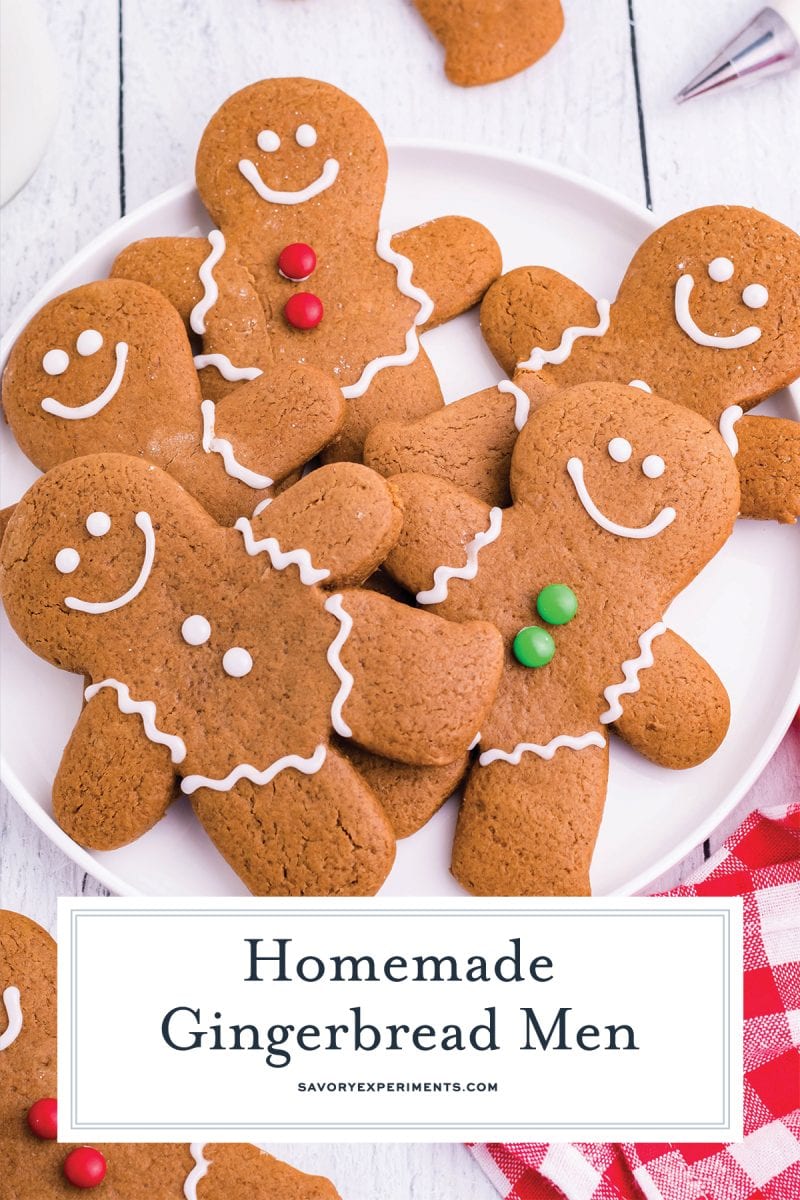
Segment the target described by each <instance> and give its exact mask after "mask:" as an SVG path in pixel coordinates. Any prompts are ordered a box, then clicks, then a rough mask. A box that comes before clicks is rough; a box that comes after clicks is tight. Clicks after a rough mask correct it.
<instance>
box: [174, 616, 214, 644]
mask: <svg viewBox="0 0 800 1200" xmlns="http://www.w3.org/2000/svg"><path fill="white" fill-rule="evenodd" d="M181 637H182V638H183V640H184V641H185V642H188V644H189V645H190V646H204V645H205V643H206V642H207V641H208V639H209V638H210V637H211V624H210V623H209V621H208V620H206V618H205V617H202V616H201V615H200V613H193V614H192V616H191V617H187V618H186V620H185V621H184V622H183V624H182V625H181Z"/></svg>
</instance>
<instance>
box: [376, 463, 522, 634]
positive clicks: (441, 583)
mask: <svg viewBox="0 0 800 1200" xmlns="http://www.w3.org/2000/svg"><path fill="white" fill-rule="evenodd" d="M392 487H393V489H394V491H395V493H396V494H397V496H398V497H399V500H400V503H401V505H402V507H403V528H402V531H401V533H400V538H399V540H398V542H397V545H396V546H395V547H394V549H393V550H392V552H391V553H390V554H389V556H388V558H387V560H386V564H385V565H386V569H387V571H388V572H389V574H390V575H391V576H392V577H393V578H394V579H396V580H397V582H398V583H400V584H401V585H402V586H403V587H404V588H406V589H407V590H408V591H410V592H412V593H413V594H414V595H416V596H417V598H418V600H420V603H425V604H436V605H437V611H438V612H441V613H443V614H444V615H453V616H456V617H457V615H458V614H457V610H455V609H454V608H453V599H452V594H451V592H450V588H449V580H451V579H454V578H473V577H474V567H475V566H476V565H477V561H478V560H477V556H478V554H479V552H480V546H479V542H480V541H485V540H486V539H487V538H491V537H492V534H493V533H495V530H496V531H497V532H499V522H500V520H501V514H500V510H499V509H490V508H489V505H488V504H484V503H483V501H481V500H477V499H476V498H475V497H474V496H470V495H468V494H467V493H466V492H463V491H461V489H460V488H457V487H455V486H454V485H453V484H451V483H448V482H447V481H446V480H444V479H434V478H432V477H430V476H427V475H398V476H396V477H395V478H394V479H393V480H392ZM495 536H496V534H495ZM437 572H438V574H437ZM465 572H466V574H465ZM420 596H421V597H422V598H421V599H420ZM451 610H452V611H451Z"/></svg>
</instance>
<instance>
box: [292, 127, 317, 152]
mask: <svg viewBox="0 0 800 1200" xmlns="http://www.w3.org/2000/svg"><path fill="white" fill-rule="evenodd" d="M294 136H295V139H296V141H297V144H298V146H305V147H306V149H307V148H308V147H309V146H313V145H314V143H315V142H316V140H317V131H316V129H315V128H314V126H313V125H298V126H297V131H296V133H295V135H294Z"/></svg>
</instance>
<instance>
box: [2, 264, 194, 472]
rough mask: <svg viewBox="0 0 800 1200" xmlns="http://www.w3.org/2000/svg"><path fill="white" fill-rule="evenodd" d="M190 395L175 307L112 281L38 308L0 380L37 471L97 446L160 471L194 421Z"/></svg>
mask: <svg viewBox="0 0 800 1200" xmlns="http://www.w3.org/2000/svg"><path fill="white" fill-rule="evenodd" d="M200 400H201V397H200V389H199V386H198V382H197V375H196V372H195V370H194V364H193V362H192V354H191V349H190V346H189V342H188V340H187V338H186V335H185V333H184V329H183V325H182V322H181V320H180V317H179V316H178V314H177V312H176V311H175V309H174V308H173V307H172V305H171V304H169V303H168V302H167V301H166V300H165V299H164V297H163V296H162V295H161V294H160V293H159V292H157V291H155V290H154V289H153V288H150V287H147V286H146V285H144V284H141V283H134V282H130V281H128V280H121V279H106V280H101V281H99V282H97V283H88V284H84V285H82V286H81V287H77V288H73V289H72V291H69V292H65V293H64V294H63V295H61V296H57V297H56V299H55V300H51V301H50V302H49V304H46V305H45V306H44V308H42V309H41V310H40V311H39V312H38V313H37V314H36V316H35V317H33V319H32V320H31V321H30V322H29V324H28V325H27V326H26V328H25V329H24V330H23V332H22V334H21V335H20V337H19V338H18V339H17V342H16V343H15V345H14V348H13V349H12V351H11V354H10V356H9V360H8V364H7V366H6V369H5V372H4V375H3V408H4V410H5V414H6V418H7V420H8V423H9V425H10V426H11V428H12V430H13V432H14V436H15V437H16V439H17V441H18V442H19V444H20V446H21V447H22V449H23V450H24V452H25V453H26V454H27V455H28V457H29V458H30V459H31V460H32V461H33V462H34V463H35V464H36V466H37V467H40V468H41V469H42V470H47V469H48V468H50V467H51V466H54V465H55V464H56V463H59V462H63V461H64V460H65V459H67V458H75V457H77V456H78V455H81V454H88V453H91V452H92V451H93V450H96V449H98V448H100V447H103V448H106V449H109V450H114V451H119V452H121V453H127V454H142V453H144V454H147V455H148V456H149V457H150V458H152V459H153V460H154V461H156V462H159V463H163V464H164V465H166V464H167V463H168V462H169V461H170V459H171V458H174V456H175V454H176V453H177V452H178V451H179V450H180V449H181V445H182V441H183V440H185V438H186V434H187V430H194V429H195V427H196V425H197V423H198V413H199V409H200Z"/></svg>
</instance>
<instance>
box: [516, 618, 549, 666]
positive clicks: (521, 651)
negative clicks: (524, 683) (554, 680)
mask: <svg viewBox="0 0 800 1200" xmlns="http://www.w3.org/2000/svg"><path fill="white" fill-rule="evenodd" d="M555 652H556V644H555V642H554V641H553V639H552V637H551V636H550V634H549V633H548V632H547V630H546V629H540V628H539V626H538V625H526V626H525V628H524V629H520V631H519V633H518V634H517V636H516V637H515V638H514V657H515V658H516V659H517V661H518V662H521V663H522V665H523V667H546V666H547V664H548V663H549V662H550V659H551V658H552V657H553V655H554V654H555Z"/></svg>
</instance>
